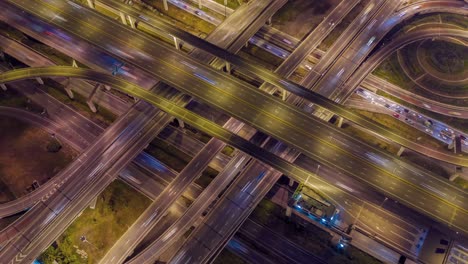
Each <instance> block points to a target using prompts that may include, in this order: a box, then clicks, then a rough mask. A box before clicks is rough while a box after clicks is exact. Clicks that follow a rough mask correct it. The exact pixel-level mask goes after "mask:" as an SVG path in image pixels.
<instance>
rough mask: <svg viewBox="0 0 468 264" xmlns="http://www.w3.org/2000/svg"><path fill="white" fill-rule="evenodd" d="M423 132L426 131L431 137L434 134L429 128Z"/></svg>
mask: <svg viewBox="0 0 468 264" xmlns="http://www.w3.org/2000/svg"><path fill="white" fill-rule="evenodd" d="M425 131H426V132H427V133H429V134H431V135H432V134H433V133H434V132H433V131H432V130H430V129H429V128H426V129H425Z"/></svg>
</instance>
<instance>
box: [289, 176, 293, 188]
mask: <svg viewBox="0 0 468 264" xmlns="http://www.w3.org/2000/svg"><path fill="white" fill-rule="evenodd" d="M293 185H294V179H293V178H289V187H293Z"/></svg>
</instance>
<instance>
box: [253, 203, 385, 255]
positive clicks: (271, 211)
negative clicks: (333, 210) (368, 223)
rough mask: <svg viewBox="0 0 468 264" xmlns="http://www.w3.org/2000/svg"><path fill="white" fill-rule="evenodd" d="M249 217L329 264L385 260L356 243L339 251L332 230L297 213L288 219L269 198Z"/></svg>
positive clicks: (283, 210)
mask: <svg viewBox="0 0 468 264" xmlns="http://www.w3.org/2000/svg"><path fill="white" fill-rule="evenodd" d="M249 218H250V219H252V220H253V221H255V222H257V223H260V224H262V225H264V226H266V227H268V228H270V229H272V230H274V231H275V232H277V233H279V234H280V235H282V236H284V237H286V238H288V239H290V240H291V241H293V242H294V243H296V244H298V245H301V246H302V247H304V248H305V249H306V250H308V251H310V252H312V253H313V254H315V255H317V256H320V257H321V258H323V259H326V260H327V263H330V264H335V263H336V264H338V263H339V264H342V263H366V264H373V263H381V262H379V261H378V260H376V259H375V258H373V257H371V256H370V255H367V254H365V253H364V252H362V251H360V250H358V249H356V248H354V247H353V246H348V247H347V248H346V250H345V251H344V252H340V251H338V250H337V249H336V248H335V247H334V246H332V245H331V243H330V239H331V235H330V234H329V233H327V232H325V231H324V230H322V229H320V228H318V227H316V226H315V225H313V224H311V223H309V222H306V221H305V220H303V219H301V218H299V217H298V216H296V215H294V214H293V215H292V216H291V218H287V217H286V216H285V209H283V208H282V207H280V206H279V205H277V204H275V203H273V202H271V201H269V200H265V199H264V200H262V201H261V202H260V203H259V204H258V206H257V207H256V208H255V210H254V211H253V212H252V214H251V215H250V216H249Z"/></svg>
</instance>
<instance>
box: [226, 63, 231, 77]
mask: <svg viewBox="0 0 468 264" xmlns="http://www.w3.org/2000/svg"><path fill="white" fill-rule="evenodd" d="M226 72H227V73H229V74H231V63H229V62H228V61H226Z"/></svg>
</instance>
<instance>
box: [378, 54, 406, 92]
mask: <svg viewBox="0 0 468 264" xmlns="http://www.w3.org/2000/svg"><path fill="white" fill-rule="evenodd" d="M372 74H374V75H376V76H378V77H380V78H383V79H385V80H387V81H389V82H391V83H393V84H395V85H398V86H400V87H401V88H404V89H407V90H410V91H411V88H412V87H413V86H414V83H413V82H412V81H411V79H410V78H409V77H408V76H407V75H406V74H405V72H404V71H403V69H402V68H401V66H400V63H399V62H398V57H397V54H396V53H395V52H394V53H393V54H392V55H391V56H390V57H388V58H387V59H385V60H384V61H383V62H382V63H381V64H380V65H379V67H377V68H376V69H375V70H374V71H373V72H372Z"/></svg>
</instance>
